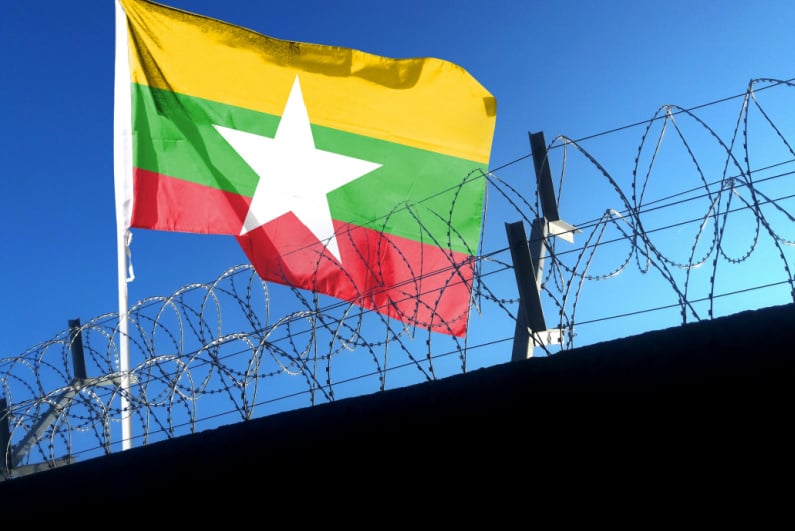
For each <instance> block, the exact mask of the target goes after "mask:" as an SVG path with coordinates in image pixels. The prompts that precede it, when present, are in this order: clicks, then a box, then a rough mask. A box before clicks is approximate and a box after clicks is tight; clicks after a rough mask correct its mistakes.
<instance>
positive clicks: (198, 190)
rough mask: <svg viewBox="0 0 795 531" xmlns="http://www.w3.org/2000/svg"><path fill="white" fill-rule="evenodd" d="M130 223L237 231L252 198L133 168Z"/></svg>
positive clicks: (179, 229)
mask: <svg viewBox="0 0 795 531" xmlns="http://www.w3.org/2000/svg"><path fill="white" fill-rule="evenodd" d="M133 179H134V182H133V190H134V191H135V197H134V199H133V212H132V222H131V226H133V227H137V228H141V229H153V230H165V231H176V232H197V233H201V234H232V235H238V234H240V229H241V228H242V227H243V220H244V219H246V213H247V212H248V206H249V204H250V203H251V198H250V197H246V196H242V195H238V194H233V193H230V192H224V191H222V190H218V189H215V188H210V187H208V186H202V185H200V184H196V183H191V182H188V181H183V180H181V179H175V178H173V177H168V176H165V175H161V174H159V173H154V172H150V171H146V170H141V169H138V168H135V169H134V171H133Z"/></svg>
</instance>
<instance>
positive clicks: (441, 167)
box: [133, 85, 486, 254]
mask: <svg viewBox="0 0 795 531" xmlns="http://www.w3.org/2000/svg"><path fill="white" fill-rule="evenodd" d="M133 100H134V107H133V122H134V131H135V144H136V146H135V150H134V157H135V162H134V163H135V166H136V167H138V168H142V169H145V170H149V171H152V172H156V173H160V174H163V175H168V176H171V177H176V178H179V179H184V180H187V181H191V182H195V183H197V184H201V185H205V186H210V187H213V188H220V189H222V190H225V191H228V192H233V193H237V194H241V195H245V196H252V195H253V194H254V189H255V188H256V183H257V180H258V177H257V175H256V174H255V173H254V172H253V171H252V170H251V168H250V167H249V166H248V165H247V164H246V163H245V162H244V161H243V159H241V158H240V156H239V155H238V154H237V153H236V152H235V151H234V150H233V149H232V148H231V147H230V146H229V144H227V143H226V141H225V140H224V139H223V138H222V137H221V136H220V135H219V134H218V133H217V132H216V131H215V129H213V127H212V124H217V125H223V126H226V127H231V128H234V129H239V130H242V131H248V132H250V133H256V134H259V135H263V136H267V137H269V138H273V137H274V136H275V134H276V128H277V127H278V124H279V117H278V116H273V115H269V114H264V113H259V112H254V111H250V110H247V109H242V108H239V107H233V106H230V105H225V104H221V103H218V102H212V101H209V100H202V99H200V98H193V97H190V96H186V95H182V94H175V93H172V92H169V91H164V90H160V89H154V88H151V87H145V86H141V85H133ZM312 134H313V136H314V139H315V145H316V146H317V148H318V149H323V150H327V151H332V152H335V153H340V154H343V155H348V156H351V157H356V158H360V159H364V160H368V161H371V162H376V163H378V164H381V165H382V166H381V167H380V168H379V169H377V170H375V171H373V172H371V173H369V174H368V175H366V176H364V177H362V178H360V179H357V180H355V181H353V182H351V183H349V184H348V185H346V186H343V187H341V188H339V189H337V190H334V191H333V192H331V193H329V194H328V198H329V205H330V208H331V214H332V217H333V218H334V219H337V220H339V221H343V222H346V223H351V224H354V225H361V226H365V227H368V228H370V229H373V230H378V231H385V232H387V233H390V234H395V235H398V236H401V237H404V238H409V239H412V240H416V241H421V242H423V243H427V244H431V245H439V246H441V247H446V248H450V249H453V250H455V251H458V252H463V253H468V254H474V253H475V252H476V247H477V242H478V239H479V236H480V224H481V213H482V207H483V195H484V190H485V185H486V183H485V179H483V178H472V177H470V178H469V179H468V180H467V176H468V175H469V174H470V173H471V172H473V171H474V170H476V169H478V168H482V165H481V164H478V163H475V162H472V161H468V160H464V159H460V158H457V157H451V156H447V155H441V154H438V153H434V152H431V151H426V150H421V149H416V148H411V147H407V146H404V145H401V144H397V143H394V142H386V141H383V140H378V139H374V138H368V137H364V136H359V135H355V134H351V133H345V132H341V131H338V130H336V129H331V128H327V127H320V126H315V125H313V126H312ZM473 177H474V176H473ZM463 182H466V184H463V185H462V183H463ZM451 204H452V205H453V208H452V209H451ZM450 225H452V226H453V227H455V228H456V230H455V231H452V232H451V231H450V230H449V226H450Z"/></svg>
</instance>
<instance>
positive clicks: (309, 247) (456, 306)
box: [132, 169, 473, 337]
mask: <svg viewBox="0 0 795 531" xmlns="http://www.w3.org/2000/svg"><path fill="white" fill-rule="evenodd" d="M134 178H135V182H134V190H135V198H134V203H133V215H132V226H133V227H137V228H144V229H153V230H163V231H177V232H195V233H203V234H231V235H234V236H237V235H239V234H240V229H241V228H242V226H243V220H244V219H245V217H246V214H247V212H248V208H249V204H250V203H251V198H250V197H246V196H241V195H237V194H232V193H229V192H223V191H221V190H217V189H214V188H210V187H207V186H202V185H198V184H195V183H190V182H187V181H183V180H180V179H174V178H172V177H167V176H164V175H161V174H158V173H154V172H149V171H145V170H140V169H135V172H134ZM334 227H335V229H336V231H337V242H338V244H339V249H340V256H341V257H342V263H341V264H340V263H339V262H338V261H337V260H336V259H335V258H334V257H333V256H332V255H331V254H330V253H327V252H325V249H324V248H323V246H322V244H321V243H320V242H319V241H318V240H317V239H316V237H315V236H314V235H313V234H312V233H311V232H310V231H309V230H308V229H307V228H306V226H304V225H303V224H302V223H301V222H300V221H299V220H298V218H296V217H295V215H293V214H292V213H289V214H285V215H283V216H281V217H279V218H278V219H275V220H273V221H271V222H270V223H268V224H267V225H263V226H262V227H260V228H258V229H256V230H253V231H250V232H248V233H246V234H245V235H244V236H239V237H238V238H237V240H238V242H239V243H240V245H241V247H242V248H243V251H244V252H245V253H246V255H247V256H248V259H249V260H250V262H251V264H252V265H253V266H254V268H255V269H256V270H257V273H258V274H259V276H260V277H262V279H263V280H266V281H273V282H278V283H280V284H286V285H290V286H295V287H297V288H301V289H307V290H310V291H315V292H318V293H323V294H326V295H330V296H332V297H336V298H338V299H342V300H345V301H349V302H353V303H355V304H357V305H359V306H362V307H364V308H368V309H372V310H375V311H377V312H379V313H381V314H383V315H388V316H390V317H393V318H395V319H398V320H400V321H403V322H406V323H409V324H412V325H416V326H420V327H423V328H428V329H431V330H433V331H436V332H441V333H445V334H450V335H454V336H459V337H462V336H464V335H465V334H466V329H467V320H468V317H469V297H470V289H471V286H472V277H473V262H472V258H471V257H470V256H468V255H466V254H462V253H456V252H453V251H450V250H448V249H441V248H439V247H436V246H435V245H433V243H432V242H429V243H428V244H423V243H420V242H417V241H414V240H408V239H405V238H400V237H398V236H394V235H388V234H383V233H380V232H377V231H373V230H370V229H365V228H363V227H358V226H355V225H350V224H347V223H342V222H338V221H334Z"/></svg>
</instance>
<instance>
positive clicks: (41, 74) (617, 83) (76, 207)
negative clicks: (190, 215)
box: [0, 0, 795, 358]
mask: <svg viewBox="0 0 795 531" xmlns="http://www.w3.org/2000/svg"><path fill="white" fill-rule="evenodd" d="M165 3H166V4H167V5H170V6H173V7H178V8H182V9H185V10H188V11H192V12H195V13H199V14H203V15H207V16H210V17H214V18H218V19H222V20H225V21H227V22H232V23H235V24H238V25H241V26H245V27H248V28H251V29H253V30H256V31H258V32H260V33H264V34H266V35H270V36H272V37H277V38H281V39H286V40H296V41H304V42H314V43H320V44H331V45H339V46H345V47H350V48H357V49H360V50H364V51H367V52H371V53H374V54H379V55H384V56H388V57H395V58H400V57H417V56H433V57H438V58H441V59H445V60H449V61H452V62H455V63H458V64H459V65H461V66H463V67H464V68H465V69H467V70H468V71H469V72H470V73H471V74H472V75H473V76H474V77H476V78H477V79H478V80H479V81H480V82H481V83H482V84H483V85H484V86H485V87H486V88H487V89H488V90H489V91H491V93H492V94H493V95H494V96H495V97H496V99H497V109H498V110H497V126H496V132H495V136H494V143H493V150H492V156H491V167H492V168H497V167H500V166H501V165H503V164H505V163H507V162H510V161H513V160H516V159H518V158H520V157H523V156H524V155H526V154H528V153H529V144H528V137H527V134H528V132H529V131H532V132H536V131H543V132H544V133H545V135H546V138H547V141H550V140H552V139H553V138H554V137H555V136H556V135H566V136H568V137H569V138H572V139H579V138H584V137H588V136H590V135H594V134H596V133H601V132H603V131H607V130H611V129H614V128H618V127H621V126H624V125H628V124H633V123H637V122H640V121H643V120H647V119H649V118H650V117H651V116H652V115H653V114H654V112H655V111H656V110H657V109H658V108H659V107H660V106H661V105H663V104H667V103H672V104H677V105H679V106H682V107H686V108H687V107H693V106H697V105H700V104H703V103H707V102H710V101H714V100H719V99H721V98H725V97H728V96H733V95H736V94H740V93H742V92H744V91H745V88H746V86H747V84H748V81H749V80H750V79H752V78H775V79H790V78H792V77H795V60H793V58H795V31H793V27H795V3H793V2H791V1H788V0H760V1H758V2H751V3H749V2H747V1H740V0H727V1H711V2H707V1H690V0H669V1H667V2H658V1H654V2H652V1H638V2H633V3H627V2H625V1H602V2H590V1H589V2H586V1H577V0H574V1H570V2H559V1H546V0H543V1H535V0H534V1H517V0H513V1H499V0H498V1H494V2H474V1H471V2H470V1H453V0H447V1H434V0H423V1H414V0H408V1H405V2H399V3H396V2H378V1H373V0H368V1H345V2H328V1H325V0H324V1H316V0H305V1H303V2H300V3H299V4H295V3H290V2H252V1H250V0H224V1H212V0H170V1H167V2H165ZM0 50H2V52H0V54H2V59H3V61H2V62H3V72H4V73H3V78H2V83H0V102H2V103H0V105H2V116H3V121H2V123H3V125H4V127H3V128H2V133H0V134H1V135H2V142H0V160H2V165H1V166H0V197H2V208H0V249H2V255H1V256H2V258H1V259H0V279H2V305H1V306H0V358H2V357H6V356H12V355H16V354H19V353H21V352H22V351H24V350H25V349H27V348H28V347H30V346H33V345H34V344H36V343H39V342H40V341H44V340H47V339H49V338H51V337H52V336H54V335H55V334H56V333H57V332H59V331H61V330H62V329H64V328H65V327H66V325H67V321H68V320H69V319H73V318H78V317H79V318H81V319H82V320H84V321H86V320H88V319H90V318H92V317H94V316H97V315H100V314H104V313H109V312H115V311H117V309H118V308H117V279H116V239H115V224H116V220H115V211H114V191H113V144H112V142H113V76H114V72H113V60H114V3H113V2H112V1H111V0H104V1H92V2H56V1H51V0H50V1H44V2H34V3H30V2H9V3H6V4H4V6H3V11H2V16H0ZM790 101H792V100H790ZM738 105H739V104H738V103H737V102H735V103H734V104H729V105H727V106H726V107H723V108H722V109H725V111H726V116H727V120H728V123H731V122H732V120H736V116H737V109H738ZM641 133H642V130H639V129H636V130H635V131H634V133H633V134H631V135H630V136H629V140H626V137H624V138H622V139H621V140H620V141H618V140H617V142H616V144H615V145H614V146H613V149H612V150H611V151H610V153H611V154H612V155H610V156H617V154H618V153H619V151H620V152H621V159H622V161H624V162H627V161H629V162H631V161H632V158H633V156H634V152H636V151H637V144H638V142H639V139H640V135H641ZM633 151H634V152H633ZM605 157H606V158H607V159H609V156H607V155H605ZM530 168H531V167H530V166H524V168H523V170H522V171H526V181H525V182H520V181H519V180H518V179H519V177H517V176H516V175H511V178H512V179H514V181H513V182H514V183H515V184H518V185H520V186H526V192H527V195H528V197H532V193H533V190H534V185H533V179H534V177H533V174H532V171H531V169H530ZM569 192H570V193H571V194H572V195H571V196H569V197H573V198H575V199H576V198H577V191H576V190H569ZM579 199H580V200H582V201H587V199H588V198H587V197H584V196H580V197H579ZM572 201H574V199H572ZM574 204H575V203H574V202H572V203H571V207H569V206H568V205H569V204H568V203H567V204H562V205H561V210H562V214H563V215H564V217H565V218H566V219H567V221H570V222H577V221H580V215H579V212H578V211H577V210H576V209H575V208H574ZM608 206H609V205H605V207H604V208H607V207H608ZM610 206H612V207H614V208H615V207H618V206H619V205H610ZM602 210H603V208H602ZM488 215H491V216H496V215H497V214H496V213H494V214H487V216H488ZM586 218H587V219H590V215H588V216H586ZM506 221H513V220H506ZM495 238H496V239H495V240H494V241H493V242H487V249H486V250H488V248H489V246H491V248H497V247H501V246H503V245H504V242H503V241H502V240H499V235H497V236H496V237H495ZM245 261H246V259H245V256H244V254H243V253H242V251H240V250H239V248H238V247H237V244H236V242H235V241H234V239H233V238H231V237H230V238H227V237H210V236H198V235H184V234H174V233H156V232H152V231H148V232H147V231H140V230H139V231H137V232H134V237H133V264H134V266H135V273H136V280H135V281H134V282H133V283H132V284H130V287H129V296H130V300H131V302H133V301H136V300H139V299H141V298H144V297H149V296H154V295H168V294H171V293H172V292H174V291H175V290H176V289H177V288H179V287H181V286H183V285H186V284H189V283H193V282H207V281H210V280H213V279H214V278H216V277H217V276H218V275H219V274H220V273H221V272H222V271H224V270H225V269H226V268H228V267H231V266H234V265H237V264H240V263H245ZM785 302H786V301H785ZM607 335H608V336H610V335H612V336H613V337H618V336H621V335H624V334H622V332H621V331H614V332H608V333H607Z"/></svg>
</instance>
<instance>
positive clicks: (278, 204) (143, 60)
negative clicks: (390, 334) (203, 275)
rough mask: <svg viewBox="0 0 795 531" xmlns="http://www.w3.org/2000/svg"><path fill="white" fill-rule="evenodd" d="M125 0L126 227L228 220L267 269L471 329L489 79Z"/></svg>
mask: <svg viewBox="0 0 795 531" xmlns="http://www.w3.org/2000/svg"><path fill="white" fill-rule="evenodd" d="M117 1H118V3H119V5H120V6H121V8H122V9H123V12H124V14H125V19H124V23H125V24H126V41H125V42H123V43H122V44H123V45H120V43H118V42H117V54H119V53H123V54H126V55H127V57H123V58H121V59H122V60H120V58H119V57H117V61H116V69H117V72H116V76H117V94H119V79H121V80H122V84H123V83H124V82H125V80H126V82H127V83H128V86H129V90H128V93H129V99H130V102H129V105H128V107H129V110H128V111H127V112H128V114H129V116H128V120H129V130H130V133H131V134H130V135H129V144H130V145H131V149H130V150H128V152H127V155H126V159H130V158H131V159H132V160H131V161H130V162H131V165H132V168H131V169H129V168H128V170H129V171H127V172H126V173H125V172H120V171H119V170H118V168H117V179H116V187H117V198H116V201H117V215H123V216H125V217H124V218H123V219H122V223H123V224H125V225H126V228H128V229H129V228H142V229H152V230H163V231H178V232H193V233H206V234H228V235H231V236H234V237H235V238H237V240H238V242H239V243H240V245H241V247H242V249H243V250H244V252H245V254H246V256H247V257H248V259H249V260H250V261H251V263H252V265H253V267H254V268H255V269H256V271H257V273H258V274H259V276H260V277H261V278H262V279H264V280H266V281H272V282H277V283H281V284H286V285H290V286H294V287H297V288H301V289H307V290H312V291H315V292H318V293H322V294H325V295H329V296H332V297H336V298H339V299H342V300H345V301H350V302H353V303H355V304H357V305H359V306H362V307H364V308H368V309H372V310H375V311H377V312H379V313H381V314H384V315H387V316H389V317H392V318H395V319H399V320H401V321H403V322H405V323H409V324H412V325H416V326H419V327H423V328H427V329H430V330H433V331H437V332H442V333H446V334H450V335H454V336H463V335H465V334H466V330H467V321H468V317H469V307H470V295H471V289H472V281H473V274H474V266H475V263H474V260H475V255H476V253H477V249H478V243H479V238H480V232H481V224H482V214H483V207H484V195H485V187H486V179H485V178H484V173H485V172H486V171H487V166H488V159H489V155H490V152H491V141H492V136H493V132H494V125H495V120H496V102H495V99H494V97H493V96H492V95H491V94H490V93H489V92H488V91H487V90H486V89H485V88H483V86H482V85H481V84H480V83H479V82H478V81H476V80H475V79H474V78H473V77H472V76H471V75H470V74H469V73H467V72H466V71H465V70H464V69H463V68H461V67H460V66H458V65H455V64H453V63H450V62H446V61H442V60H439V59H434V58H412V59H390V58H385V57H380V56H377V55H373V54H369V53H366V52H362V51H358V50H352V49H347V48H342V47H336V46H327V45H319V44H310V43H302V42H290V41H284V40H279V39H275V38H271V37H268V36H265V35H262V34H259V33H257V32H254V31H251V30H248V29H245V28H242V27H239V26H236V25H233V24H228V23H225V22H223V21H219V20H215V19H211V18H208V17H204V16H201V15H198V14H193V13H189V12H186V11H181V10H178V9H174V8H171V7H167V6H164V5H160V4H157V3H154V2H149V1H146V0H117ZM120 69H124V70H125V71H122V72H120V71H119V70H120ZM116 105H117V112H116V119H117V121H118V120H120V118H119V114H120V113H119V111H118V107H119V102H118V101H117V103H116ZM122 107H124V106H122ZM118 130H119V128H118V126H117V135H118ZM117 144H118V139H117ZM128 147H129V146H128ZM123 153H125V152H124V151H122V150H121V148H120V147H119V146H118V145H117V147H116V156H117V166H118V164H119V162H118V161H119V157H120V154H123ZM126 159H125V160H126ZM120 174H121V175H128V177H126V179H127V181H126V182H120V180H119V175H120ZM119 204H123V205H124V209H123V212H124V214H118V213H119V212H122V210H120V209H119Z"/></svg>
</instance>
